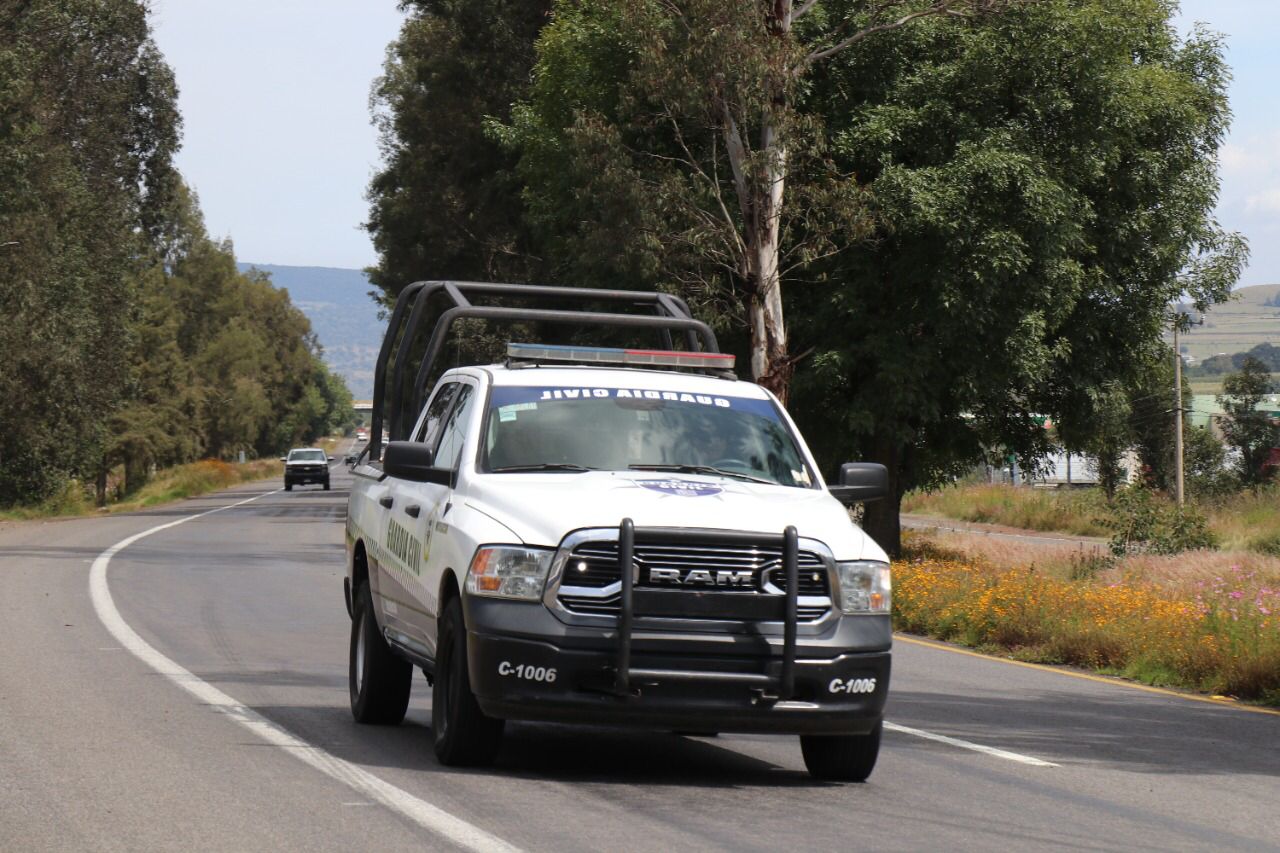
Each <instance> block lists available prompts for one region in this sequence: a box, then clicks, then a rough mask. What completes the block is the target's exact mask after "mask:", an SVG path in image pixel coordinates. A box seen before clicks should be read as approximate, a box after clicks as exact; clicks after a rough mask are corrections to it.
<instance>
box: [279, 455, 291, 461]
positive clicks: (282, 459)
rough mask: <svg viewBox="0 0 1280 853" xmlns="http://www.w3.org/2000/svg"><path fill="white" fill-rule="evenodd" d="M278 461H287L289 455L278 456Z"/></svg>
mask: <svg viewBox="0 0 1280 853" xmlns="http://www.w3.org/2000/svg"><path fill="white" fill-rule="evenodd" d="M280 461H281V462H288V461H289V457H287V456H281V457H280Z"/></svg>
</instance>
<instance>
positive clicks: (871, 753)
mask: <svg viewBox="0 0 1280 853" xmlns="http://www.w3.org/2000/svg"><path fill="white" fill-rule="evenodd" d="M883 729H884V723H883V722H880V723H876V727H875V728H874V729H872V730H871V731H870V732H869V733H867V734H865V735H800V751H801V752H802V753H804V766H805V767H807V768H808V770H809V775H810V776H812V777H813V778H815V779H825V780H827V781H831V782H865V781H867V777H868V776H870V775H871V771H872V770H874V769H875V766H876V758H877V757H879V755H880V733H881V731H882V730H883Z"/></svg>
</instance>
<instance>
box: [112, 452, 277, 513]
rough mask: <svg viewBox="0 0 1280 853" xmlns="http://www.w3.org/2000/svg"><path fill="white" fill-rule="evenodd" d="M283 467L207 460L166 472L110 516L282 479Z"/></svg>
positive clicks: (114, 506)
mask: <svg viewBox="0 0 1280 853" xmlns="http://www.w3.org/2000/svg"><path fill="white" fill-rule="evenodd" d="M283 476H284V465H283V464H281V463H280V462H277V461H276V460H274V459H272V460H267V459H258V460H255V461H253V462H246V463H244V464H243V465H241V464H239V463H233V462H222V461H220V460H217V459H205V460H202V461H200V462H192V463H191V464H190V465H179V466H178V467H176V468H166V469H165V470H163V471H161V472H159V473H158V474H157V475H156V476H155V477H153V478H152V479H151V481H150V482H149V483H147V485H145V486H143V487H142V488H141V489H139V490H138V491H137V493H136V494H134V495H131V496H130V497H129V498H128V499H127V500H124V501H121V502H120V503H116V504H112V505H111V506H110V508H109V509H110V511H111V512H128V511H132V510H138V509H143V508H145V507H149V506H156V505H157V504H163V503H169V502H171V501H177V500H183V499H185V498H193V497H197V496H199V495H206V494H208V493H209V492H216V491H219V490H220V489H226V488H230V487H231V486H235V485H238V484H240V483H247V482H250V481H252V480H263V479H267V478H270V477H283Z"/></svg>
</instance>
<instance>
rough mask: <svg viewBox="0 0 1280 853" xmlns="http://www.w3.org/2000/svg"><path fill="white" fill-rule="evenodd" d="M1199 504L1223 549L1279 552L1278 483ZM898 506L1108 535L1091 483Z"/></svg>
mask: <svg viewBox="0 0 1280 853" xmlns="http://www.w3.org/2000/svg"><path fill="white" fill-rule="evenodd" d="M1199 508H1200V509H1201V510H1203V511H1204V513H1205V515H1206V517H1207V518H1208V522H1209V529H1210V531H1212V533H1213V535H1214V537H1215V538H1216V541H1217V542H1218V543H1219V544H1220V547H1222V548H1223V549H1224V550H1225V551H1253V552H1255V553H1258V554H1269V555H1272V556H1276V557H1280V484H1274V485H1271V486H1269V487H1267V488H1264V489H1260V490H1259V491H1257V492H1252V491H1246V492H1241V493H1239V494H1235V495H1230V496H1227V497H1224V498H1218V499H1214V500H1212V501H1208V502H1205V503H1202V504H1200V506H1199ZM902 511H903V512H907V513H915V514H919V515H927V516H933V517H940V518H951V519H956V520H959V521H968V522H978V523H986V524H1001V525H1005V526H1007V527H1017V528H1021V529H1023V530H1040V531H1047V532H1056V533H1067V534H1073V535H1077V536H1110V535H1111V534H1112V533H1113V532H1114V531H1111V530H1109V529H1108V528H1107V527H1106V524H1105V521H1106V519H1107V517H1108V513H1109V512H1110V510H1109V509H1108V507H1107V504H1106V501H1105V499H1104V498H1103V496H1102V494H1101V493H1100V492H1099V491H1098V490H1097V489H1082V490H1055V489H1031V488H1026V487H1013V486H1006V485H979V486H948V487H946V488H943V489H939V490H937V491H934V492H914V493H912V494H909V495H906V496H905V497H904V498H903V500H902Z"/></svg>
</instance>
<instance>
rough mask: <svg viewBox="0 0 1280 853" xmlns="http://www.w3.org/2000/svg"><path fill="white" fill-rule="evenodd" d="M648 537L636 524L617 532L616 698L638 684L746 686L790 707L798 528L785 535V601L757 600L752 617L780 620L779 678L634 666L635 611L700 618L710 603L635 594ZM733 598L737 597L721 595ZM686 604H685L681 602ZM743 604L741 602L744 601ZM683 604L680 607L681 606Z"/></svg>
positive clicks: (779, 598) (669, 595)
mask: <svg viewBox="0 0 1280 853" xmlns="http://www.w3.org/2000/svg"><path fill="white" fill-rule="evenodd" d="M646 533H648V531H645V530H643V529H641V530H639V531H637V530H636V526H635V524H634V523H633V522H632V520H631V519H629V518H626V519H623V521H622V524H621V525H619V527H618V572H619V575H620V576H621V579H622V596H621V597H622V601H621V610H620V612H619V614H618V652H617V664H616V670H615V673H614V682H613V692H614V693H615V694H616V695H618V696H624V697H627V696H633V695H635V691H634V690H633V689H632V684H633V682H637V681H648V682H653V681H659V682H661V681H668V682H670V681H685V682H696V681H701V682H708V681H710V682H717V683H720V684H741V685H744V686H747V687H751V688H754V689H756V690H757V691H759V693H760V696H761V698H762V699H765V700H768V701H787V700H790V699H791V698H793V697H794V695H795V683H796V675H795V671H796V623H797V621H798V617H797V613H796V604H797V601H798V599H799V595H800V592H799V590H800V537H799V534H798V533H797V532H796V529H795V527H787V529H786V530H784V531H783V533H782V567H783V572H784V573H785V576H786V579H787V589H786V594H785V595H783V596H776V595H774V596H757V597H755V598H754V599H753V600H752V604H753V605H754V608H753V609H754V611H755V612H753V613H751V614H749V618H753V619H759V620H779V619H780V620H781V621H782V623H783V634H782V637H783V639H782V671H781V673H780V675H779V676H778V677H777V678H775V677H773V676H771V675H768V674H765V673H752V672H707V671H703V670H679V669H644V668H636V667H632V666H631V633H632V626H633V623H634V619H635V616H636V611H637V610H639V611H640V614H641V615H659V616H684V615H697V614H696V609H697V605H698V604H699V603H701V602H702V601H705V600H706V596H708V595H710V596H714V595H716V593H707V594H705V595H704V596H703V597H694V596H692V595H691V594H689V593H681V592H669V591H664V590H647V589H635V578H634V572H633V563H634V552H635V543H636V537H637V536H640V537H644V536H645V535H646ZM650 535H654V536H655V537H662V538H664V539H669V538H670V536H671V531H670V530H661V531H653V533H652V534H650ZM721 594H722V595H724V594H729V595H733V593H721ZM681 599H683V601H680V600H681ZM739 601H741V597H739ZM677 602H679V603H677Z"/></svg>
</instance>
